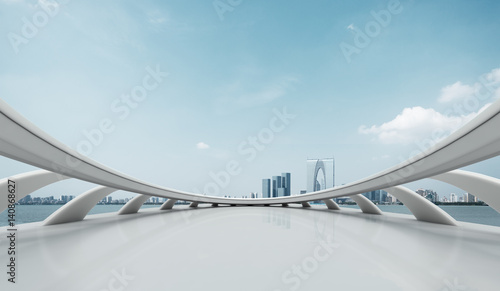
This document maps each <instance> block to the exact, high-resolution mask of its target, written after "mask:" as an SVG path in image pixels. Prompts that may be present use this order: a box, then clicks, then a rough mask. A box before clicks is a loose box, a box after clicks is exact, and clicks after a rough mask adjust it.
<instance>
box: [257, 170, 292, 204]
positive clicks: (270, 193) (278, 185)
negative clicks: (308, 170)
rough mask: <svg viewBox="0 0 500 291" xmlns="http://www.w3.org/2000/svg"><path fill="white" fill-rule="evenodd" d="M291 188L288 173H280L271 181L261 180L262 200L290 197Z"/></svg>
mask: <svg viewBox="0 0 500 291" xmlns="http://www.w3.org/2000/svg"><path fill="white" fill-rule="evenodd" d="M291 187H292V182H291V174H290V173H282V174H281V176H273V177H272V179H262V198H270V197H283V196H290V195H291Z"/></svg>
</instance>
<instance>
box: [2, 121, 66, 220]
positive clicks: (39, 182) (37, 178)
mask: <svg viewBox="0 0 500 291" xmlns="http://www.w3.org/2000/svg"><path fill="white" fill-rule="evenodd" d="M2 130H3V129H2ZM66 179H69V177H66V176H62V175H60V174H57V173H52V172H49V171H45V170H37V171H33V172H27V173H22V174H18V175H14V176H12V177H9V178H4V179H1V180H0V194H1V195H0V213H1V212H3V211H4V210H5V209H7V206H8V203H7V202H8V201H7V195H8V194H9V193H8V190H7V186H8V181H9V180H12V181H14V182H15V183H16V189H15V192H16V198H15V201H16V202H17V201H19V199H22V198H24V197H26V196H27V195H28V194H31V193H33V192H35V191H36V190H38V189H40V188H43V187H45V186H47V185H50V184H52V183H55V182H59V181H62V180H66Z"/></svg>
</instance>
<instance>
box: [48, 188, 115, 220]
mask: <svg viewBox="0 0 500 291" xmlns="http://www.w3.org/2000/svg"><path fill="white" fill-rule="evenodd" d="M116 190H118V189H113V188H109V187H106V186H99V187H96V188H94V189H91V190H89V191H87V192H85V193H83V194H80V195H78V196H77V197H76V198H75V199H73V200H71V201H70V202H68V203H66V204H65V205H64V206H62V207H61V208H59V209H57V210H56V211H55V212H54V213H52V214H51V215H50V216H49V217H47V218H46V219H45V220H44V221H43V225H52V224H59V223H66V222H73V221H80V220H83V219H84V218H85V216H86V215H87V213H89V211H90V210H91V209H92V208H93V207H94V206H95V205H96V204H97V203H98V202H99V201H100V200H102V199H103V198H104V197H106V196H108V195H109V194H111V193H113V192H115V191H116Z"/></svg>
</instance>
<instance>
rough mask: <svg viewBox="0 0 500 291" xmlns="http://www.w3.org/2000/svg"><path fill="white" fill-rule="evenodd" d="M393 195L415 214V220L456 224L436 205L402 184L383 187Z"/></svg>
mask: <svg viewBox="0 0 500 291" xmlns="http://www.w3.org/2000/svg"><path fill="white" fill-rule="evenodd" d="M384 191H387V193H390V194H391V195H393V196H394V197H396V198H398V199H399V200H400V201H401V202H403V204H404V205H405V206H406V207H408V209H409V210H410V211H411V213H413V215H415V217H416V218H417V220H420V221H427V222H432V223H439V224H447V225H457V221H456V220H455V219H453V217H451V216H450V215H449V214H448V213H446V212H445V211H444V210H443V209H441V208H439V207H437V206H436V205H435V204H434V203H432V202H430V201H429V200H427V199H425V198H424V197H422V196H420V195H418V194H417V193H415V192H413V191H411V190H410V189H408V188H406V187H403V186H395V187H391V188H387V189H384Z"/></svg>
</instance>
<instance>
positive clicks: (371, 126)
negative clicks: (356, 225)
mask: <svg viewBox="0 0 500 291" xmlns="http://www.w3.org/2000/svg"><path fill="white" fill-rule="evenodd" d="M54 3H55V2H54V1H50V0H44V1H41V0H39V1H36V0H0V7H1V9H0V19H1V22H2V25H1V26H0V35H2V38H1V41H0V50H1V52H2V54H1V56H0V61H1V63H0V64H1V66H0V98H2V99H3V100H5V101H6V102H7V103H8V104H10V105H11V106H12V107H13V108H15V109H16V110H17V111H19V112H20V113H21V114H23V115H24V116H25V117H26V118H28V119H29V120H31V121H32V122H33V123H35V124H36V125H38V126H39V127H40V128H41V129H43V130H44V131H46V132H48V133H49V134H51V135H52V136H54V137H55V138H57V139H59V140H60V141H62V142H63V143H65V144H67V145H68V146H70V147H72V148H75V149H77V148H78V147H79V145H80V147H81V148H80V149H84V147H83V146H82V144H83V143H86V142H89V141H91V140H89V138H88V135H86V134H85V132H92V131H93V130H94V129H96V128H98V127H99V124H100V123H101V122H102V121H103V120H107V121H110V122H111V123H112V128H113V130H112V131H111V132H109V133H105V134H103V136H102V141H99V142H98V143H96V144H92V147H91V149H90V150H89V148H88V147H87V148H86V150H87V154H88V155H89V156H90V157H91V158H93V159H95V160H97V161H99V162H101V163H103V164H105V165H107V166H110V167H112V168H115V169H117V170H119V171H121V172H124V173H127V174H129V175H132V176H136V177H138V178H140V179H143V180H145V181H149V182H153V183H156V184H160V185H163V186H167V187H170V188H176V189H180V190H185V191H197V190H198V191H201V192H204V189H205V188H206V186H207V185H208V184H209V183H214V179H213V178H212V177H211V176H213V174H215V175H216V176H217V174H220V173H221V172H222V171H226V169H227V167H228V165H232V163H233V161H235V162H236V163H237V165H238V166H237V169H238V171H235V173H236V172H237V174H235V175H231V176H230V181H228V183H219V185H218V189H217V191H214V192H213V193H214V194H216V195H226V194H227V195H238V196H240V195H248V194H249V192H260V191H261V179H262V178H268V177H270V176H272V175H277V174H280V173H282V172H291V173H292V186H293V187H292V193H298V192H299V191H300V190H301V189H305V187H306V163H305V161H306V159H307V158H321V157H331V156H332V155H333V156H335V158H336V184H337V185H339V184H343V183H349V182H353V181H355V180H357V179H360V178H363V177H365V176H367V175H371V174H373V173H375V172H377V171H380V170H384V169H386V168H388V167H390V166H392V165H395V164H397V163H399V162H401V161H402V160H405V159H407V158H408V157H409V155H410V154H411V152H413V151H414V150H416V149H423V148H422V145H423V144H426V143H425V140H426V139H428V138H429V137H430V136H431V135H432V134H433V132H435V130H436V129H439V130H441V131H440V134H439V138H441V137H443V136H444V135H446V134H449V133H450V132H452V131H453V130H455V129H456V128H458V127H459V126H460V125H462V124H464V123H465V122H467V121H468V120H470V119H471V118H473V117H474V116H475V114H477V112H478V111H479V110H480V109H481V108H483V107H484V106H486V105H487V104H489V103H491V102H494V101H495V100H497V99H498V98H499V96H500V91H499V90H498V87H499V84H500V70H499V68H500V54H499V53H498V47H500V37H498V29H499V28H500V18H499V17H498V13H499V12H500V3H499V2H498V1H404V0H401V1H387V0H384V1H290V0H287V1H285V0H275V1H248V0H243V1H236V0H233V1H227V0H221V1H218V2H217V1H211V0H208V1H185V0H184V1H181V0H179V1H99V2H92V1H68V0H65V1H59V4H57V5H56V4H54ZM44 8H45V9H44ZM46 11H48V12H46ZM372 12H373V13H372ZM49 14H51V15H49ZM374 14H376V15H379V18H380V17H381V19H382V20H380V19H379V20H378V21H377V17H376V16H374ZM26 23H29V24H26ZM30 25H32V26H33V27H35V32H34V31H33V30H31V31H30V30H29V29H28V28H29V26H30ZM27 27H28V28H27ZM33 27H31V28H33ZM360 35H366V36H365V37H362V36H360ZM360 39H361V40H363V41H361V42H359V40H360ZM356 40H358V45H356ZM360 44H361V45H360ZM342 47H350V48H351V49H352V48H354V52H353V51H351V53H348V54H347V55H346V53H345V52H343V51H342ZM151 71H157V73H156V77H158V74H160V76H161V81H158V80H155V79H154V76H153V77H147V78H149V79H148V80H149V83H148V84H150V85H151V84H153V83H154V85H155V86H154V87H155V88H154V89H151V90H147V91H145V92H146V94H147V95H146V96H145V97H144V98H143V99H144V100H141V101H140V102H134V105H133V107H134V108H131V106H129V105H127V107H128V110H127V112H128V113H127V114H125V113H124V109H123V108H122V109H123V110H121V111H119V110H117V108H118V107H120V106H124V105H125V104H126V103H125V102H124V101H123V100H124V99H122V98H126V97H122V96H124V95H128V96H130V95H133V94H135V93H137V92H139V91H137V90H138V89H137V87H140V86H142V85H143V81H144V78H145V77H146V76H151V73H150V72H151ZM158 71H159V72H163V73H158ZM167 74H168V75H167ZM153 75H154V74H153ZM481 78H482V79H481ZM483 79H484V80H486V81H485V82H486V83H488V84H489V85H490V87H488V88H489V89H485V87H484V85H483V83H484V82H483V83H482V81H481V80H483ZM136 89H137V90H136ZM134 90H135V91H134ZM488 90H489V91H488ZM134 92H135V93H134ZM485 92H486V93H485ZM480 93H481V95H480V96H484V98H478V97H477V96H479V94H480ZM137 94H138V93H137ZM283 110H285V111H286V112H288V114H290V115H294V116H295V117H294V118H291V119H290V120H288V121H287V124H284V123H283V124H279V130H278V131H276V130H272V128H271V132H272V134H273V136H272V137H270V136H269V135H267V138H266V140H265V141H266V143H263V144H262V146H260V147H258V148H255V147H252V146H250V142H249V138H250V139H251V138H252V137H258V136H259V133H261V134H264V137H266V135H265V134H266V133H267V134H268V133H269V129H270V122H271V121H272V120H274V118H275V117H276V111H278V112H283ZM125 115H126V116H125ZM282 125H283V126H282ZM274 129H276V128H274ZM245 143H246V144H245ZM87 145H88V143H87ZM252 148H253V149H254V151H255V152H256V155H255V156H253V155H251V154H250V152H251V151H252ZM250 156H252V158H250ZM499 161H500V160H499V159H498V158H495V159H491V160H489V161H485V162H482V163H479V164H476V165H474V166H470V167H467V168H466V169H469V170H474V171H477V172H480V173H484V174H488V175H492V176H495V177H500V172H499V169H500V167H499V166H498V163H499ZM0 162H1V164H2V166H1V167H0V174H2V176H9V175H13V174H17V173H21V172H24V171H29V170H32V169H33V167H30V166H27V165H24V164H21V163H18V162H15V161H10V160H8V159H6V158H0ZM233 166H234V165H233ZM210 173H213V174H212V175H211V174H210ZM222 184H224V185H222ZM226 184H227V185H226ZM408 186H409V187H410V188H412V189H417V188H420V187H423V188H431V189H434V190H437V191H438V193H439V194H440V195H446V196H447V195H449V193H450V192H456V193H463V191H462V190H459V189H456V188H454V187H451V186H448V185H446V184H443V183H440V182H433V181H430V180H423V181H419V182H414V183H411V184H409V185H408ZM90 187H91V185H89V184H88V183H85V182H78V181H71V180H70V181H64V182H61V183H58V184H55V185H52V186H49V187H46V188H44V189H42V190H40V191H38V192H37V193H36V195H39V196H47V195H54V196H59V195H63V194H71V195H77V194H79V193H81V192H83V191H85V190H86V189H88V188H90ZM119 195H121V196H127V197H130V196H132V195H131V194H130V193H121V194H119Z"/></svg>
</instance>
